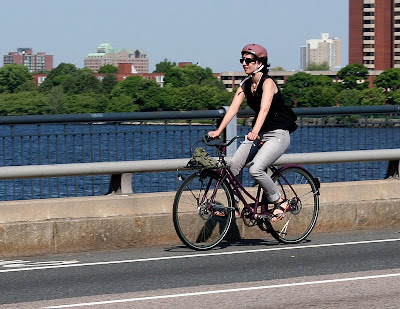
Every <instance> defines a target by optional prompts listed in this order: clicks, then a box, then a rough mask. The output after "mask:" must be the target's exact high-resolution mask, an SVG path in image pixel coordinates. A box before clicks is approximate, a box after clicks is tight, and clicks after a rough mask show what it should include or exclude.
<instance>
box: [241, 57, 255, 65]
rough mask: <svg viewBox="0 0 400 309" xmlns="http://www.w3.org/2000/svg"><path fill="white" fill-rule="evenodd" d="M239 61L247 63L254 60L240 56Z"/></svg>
mask: <svg viewBox="0 0 400 309" xmlns="http://www.w3.org/2000/svg"><path fill="white" fill-rule="evenodd" d="M239 61H240V63H243V62H246V63H247V64H250V63H252V62H256V61H255V60H254V59H252V58H241V59H239Z"/></svg>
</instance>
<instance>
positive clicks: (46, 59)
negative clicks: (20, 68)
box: [3, 47, 53, 73]
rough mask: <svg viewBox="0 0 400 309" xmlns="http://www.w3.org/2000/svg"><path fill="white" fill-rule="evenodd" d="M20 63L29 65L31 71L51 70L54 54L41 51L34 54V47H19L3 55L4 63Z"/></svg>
mask: <svg viewBox="0 0 400 309" xmlns="http://www.w3.org/2000/svg"><path fill="white" fill-rule="evenodd" d="M11 63H18V64H22V65H24V66H26V67H28V70H29V72H31V73H36V72H40V71H51V70H52V69H53V56H52V55H46V53H43V52H40V53H37V54H36V55H34V54H33V53H32V48H22V47H21V48H18V49H17V51H16V52H9V53H8V55H4V56H3V64H4V65H6V64H11Z"/></svg>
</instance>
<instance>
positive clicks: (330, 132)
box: [0, 106, 400, 199]
mask: <svg viewBox="0 0 400 309" xmlns="http://www.w3.org/2000/svg"><path fill="white" fill-rule="evenodd" d="M295 112H296V114H297V115H298V118H299V119H298V122H299V128H298V130H297V131H296V132H294V133H293V134H292V143H291V146H290V148H289V150H288V152H289V153H303V152H326V151H340V150H359V149H384V148H400V145H399V143H400V138H399V128H400V127H399V126H398V124H399V122H398V120H399V119H398V117H397V114H398V112H399V107H398V106H366V107H341V108H308V109H295ZM223 115H224V110H223V109H221V110H216V111H194V112H154V113H153V112H151V113H115V114H81V115H49V116H10V117H0V164H1V165H3V166H12V165H40V164H61V163H84V162H106V161H127V160H147V159H152V160H162V159H174V158H188V157H190V155H191V149H193V148H194V147H196V143H197V142H198V141H199V140H201V136H202V135H203V134H204V133H205V132H207V131H209V130H211V129H213V128H215V126H216V124H217V122H218V120H220V119H221V118H222V117H223ZM251 116H252V112H251V111H248V110H241V111H240V112H239V118H241V119H247V118H248V117H251ZM242 121H243V120H239V123H240V122H242ZM248 130H249V126H246V125H239V129H238V132H239V134H245V133H247V132H248ZM386 167H387V163H385V162H368V163H343V164H329V165H327V164H318V165H312V166H309V168H310V169H311V171H312V172H313V173H314V174H315V175H317V176H318V177H320V178H321V179H322V180H323V181H330V182H331V181H351V180H363V179H381V178H383V177H384V174H385V172H386ZM109 179H110V175H104V176H85V177H64V178H62V177H60V178H49V179H47V178H44V179H23V180H3V181H0V199H25V198H48V197H65V196H83V195H101V194H105V193H107V191H108V188H109ZM244 179H245V181H247V182H248V183H251V180H250V179H248V177H247V178H246V176H245V178H244ZM177 185H178V184H177V182H176V177H175V173H147V174H136V175H134V177H133V191H134V192H154V191H171V190H175V189H176V186H177Z"/></svg>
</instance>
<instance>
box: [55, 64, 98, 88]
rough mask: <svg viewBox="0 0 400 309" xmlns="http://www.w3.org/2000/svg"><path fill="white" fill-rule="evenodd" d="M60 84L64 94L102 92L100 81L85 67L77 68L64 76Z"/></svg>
mask: <svg viewBox="0 0 400 309" xmlns="http://www.w3.org/2000/svg"><path fill="white" fill-rule="evenodd" d="M61 85H62V86H63V88H64V92H65V93H66V94H80V93H87V92H93V93H100V92H102V88H101V83H100V81H99V80H98V79H97V77H96V76H94V75H93V71H92V70H89V69H87V68H83V69H79V70H78V71H76V72H74V73H72V74H69V75H67V76H65V78H64V79H63V81H62V83H61Z"/></svg>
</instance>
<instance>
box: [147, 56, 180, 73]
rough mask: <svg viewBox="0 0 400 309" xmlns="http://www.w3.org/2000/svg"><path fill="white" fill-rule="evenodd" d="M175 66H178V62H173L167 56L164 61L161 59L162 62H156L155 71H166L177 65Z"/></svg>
mask: <svg viewBox="0 0 400 309" xmlns="http://www.w3.org/2000/svg"><path fill="white" fill-rule="evenodd" d="M175 66H176V62H171V61H169V60H168V59H167V58H165V59H164V61H161V62H160V63H157V64H156V69H155V70H154V71H153V73H166V72H168V71H169V70H170V69H171V68H172V67H175Z"/></svg>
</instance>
